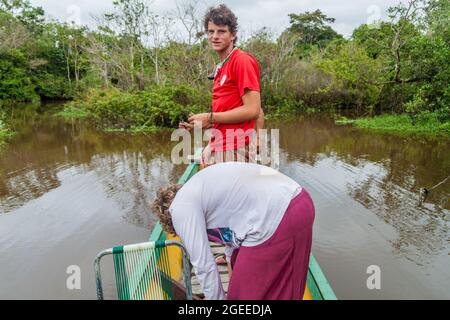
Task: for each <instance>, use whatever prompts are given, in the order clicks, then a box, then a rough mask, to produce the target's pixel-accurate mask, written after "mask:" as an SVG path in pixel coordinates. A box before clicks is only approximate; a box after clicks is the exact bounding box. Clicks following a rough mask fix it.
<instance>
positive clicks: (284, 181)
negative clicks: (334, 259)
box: [153, 162, 314, 300]
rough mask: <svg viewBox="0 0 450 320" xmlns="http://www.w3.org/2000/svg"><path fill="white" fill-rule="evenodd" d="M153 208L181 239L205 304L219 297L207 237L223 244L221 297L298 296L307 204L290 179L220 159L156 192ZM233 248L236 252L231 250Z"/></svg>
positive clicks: (308, 225)
mask: <svg viewBox="0 0 450 320" xmlns="http://www.w3.org/2000/svg"><path fill="white" fill-rule="evenodd" d="M153 210H154V211H155V213H156V214H157V215H158V217H159V219H160V220H161V224H162V227H163V229H164V230H165V231H166V232H168V233H172V234H177V235H178V236H180V238H181V240H182V241H183V243H184V245H185V247H186V249H187V251H188V253H189V256H190V259H191V263H192V265H193V267H194V271H195V273H196V275H197V278H198V280H199V282H200V284H201V287H202V289H203V293H204V294H205V298H206V299H224V298H225V294H224V290H223V287H222V284H221V281H220V276H219V271H218V269H217V265H216V263H215V261H214V257H213V254H212V252H211V248H210V246H209V239H211V238H216V239H220V240H221V241H222V242H223V243H225V245H226V250H225V252H226V254H227V259H230V260H231V265H232V267H233V273H232V276H231V279H230V284H229V287H228V299H233V300H238V299H239V300H240V299H255V300H272V299H283V300H287V299H295V300H297V299H301V298H302V297H303V292H304V289H305V282H306V276H307V271H308V264H309V255H310V251H311V241H312V226H313V221H314V205H313V202H312V200H311V197H310V196H309V194H308V192H307V191H306V190H305V189H303V188H302V187H300V185H299V184H298V183H297V182H295V181H294V180H292V179H291V178H289V177H287V176H285V175H283V174H281V173H280V172H278V171H276V170H274V169H272V168H269V167H265V166H261V165H257V164H251V163H244V162H225V163H220V164H216V165H214V166H210V167H207V168H206V169H204V170H202V171H200V172H198V173H197V174H196V175H194V176H193V177H192V178H191V179H190V180H189V181H188V182H186V184H184V185H183V186H180V185H171V186H169V187H167V188H161V189H160V190H159V191H158V194H157V199H156V200H155V201H154V203H153ZM235 249H239V250H235Z"/></svg>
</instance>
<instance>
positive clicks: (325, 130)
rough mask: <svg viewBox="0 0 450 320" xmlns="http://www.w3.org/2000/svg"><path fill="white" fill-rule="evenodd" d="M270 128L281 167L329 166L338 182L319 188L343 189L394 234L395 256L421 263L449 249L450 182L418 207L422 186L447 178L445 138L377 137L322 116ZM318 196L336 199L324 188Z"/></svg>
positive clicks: (448, 159) (449, 172) (447, 143)
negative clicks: (276, 130)
mask: <svg viewBox="0 0 450 320" xmlns="http://www.w3.org/2000/svg"><path fill="white" fill-rule="evenodd" d="M270 127H274V128H276V127H279V128H280V139H281V141H280V146H281V147H282V149H283V151H284V154H285V157H286V159H285V160H284V161H283V162H284V163H285V164H288V163H292V162H299V163H304V164H308V165H310V166H312V167H316V168H319V167H323V166H327V167H332V170H333V171H334V174H337V177H338V178H337V180H340V181H330V179H332V178H331V177H329V178H328V179H327V178H324V180H323V181H321V182H320V183H321V184H323V185H336V186H337V185H340V184H341V183H342V184H343V185H342V186H340V187H338V188H337V189H340V188H341V189H343V188H345V189H344V190H345V192H346V194H347V195H349V196H350V197H351V198H353V199H354V200H356V201H357V202H358V203H360V204H361V205H363V206H364V207H365V208H366V209H368V210H369V211H370V212H371V213H373V214H375V215H376V216H377V217H378V218H379V219H380V220H381V221H383V222H384V223H386V224H388V225H390V226H392V227H393V228H394V229H395V230H396V235H397V236H396V238H395V239H393V240H391V245H392V248H393V250H394V253H395V254H396V255H399V256H404V257H406V258H408V259H412V260H414V261H416V262H418V263H421V262H420V261H423V260H424V254H426V255H431V254H434V253H439V252H442V250H445V249H448V246H449V242H450V240H449V239H450V238H449V220H450V212H449V209H450V202H449V190H450V189H449V184H448V183H447V184H446V185H445V184H443V185H441V186H440V187H439V188H436V189H434V190H432V192H431V193H430V194H429V196H428V198H427V202H426V203H424V204H422V205H419V199H420V195H419V189H420V188H422V187H427V188H430V187H431V186H433V185H436V184H437V183H439V182H440V181H442V180H443V179H445V178H446V177H447V176H448V175H450V157H449V154H448V150H450V140H449V139H448V137H436V138H424V137H417V136H413V137H411V136H410V137H402V136H396V135H393V134H380V133H376V134H375V133H373V132H370V131H366V130H359V129H354V128H351V127H345V126H335V125H334V122H333V120H332V118H331V117H329V116H326V115H322V116H313V117H304V118H302V119H300V120H295V121H289V122H284V123H277V122H274V123H271V124H270ZM338 172H340V174H339V173H338ZM303 178H304V179H305V180H308V179H309V178H308V177H303ZM344 186H345V187H344ZM321 192H324V193H325V194H326V196H328V197H333V196H336V195H335V194H333V192H332V191H330V190H326V189H323V186H322V189H321ZM337 197H340V196H339V195H338V196H337ZM445 254H446V253H445Z"/></svg>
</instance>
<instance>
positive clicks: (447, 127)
mask: <svg viewBox="0 0 450 320" xmlns="http://www.w3.org/2000/svg"><path fill="white" fill-rule="evenodd" d="M446 118H447V119H446ZM336 124H338V125H352V126H355V127H357V128H362V129H370V130H375V131H380V132H394V133H402V134H425V135H437V134H443V135H449V134H450V119H449V118H448V115H447V116H445V115H441V114H438V113H432V112H424V113H422V114H419V115H416V116H410V115H408V114H385V115H379V116H375V117H362V118H357V119H349V118H346V117H340V118H339V119H337V120H336Z"/></svg>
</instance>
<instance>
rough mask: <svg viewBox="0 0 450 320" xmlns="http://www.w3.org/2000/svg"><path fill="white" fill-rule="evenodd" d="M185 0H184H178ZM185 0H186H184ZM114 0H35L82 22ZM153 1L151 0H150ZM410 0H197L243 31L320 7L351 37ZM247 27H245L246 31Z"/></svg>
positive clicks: (163, 8)
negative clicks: (226, 12)
mask: <svg viewBox="0 0 450 320" xmlns="http://www.w3.org/2000/svg"><path fill="white" fill-rule="evenodd" d="M177 1H178V2H183V0H177ZM184 1H185V0H184ZM112 2H113V0H31V3H32V4H33V5H36V6H41V7H43V8H44V10H45V12H46V13H47V16H48V17H50V18H54V19H58V20H60V21H76V22H77V23H79V24H82V25H88V26H90V27H93V26H94V25H95V23H94V20H93V19H92V18H91V16H92V15H101V14H102V13H105V12H108V11H109V12H110V11H111V10H112V8H113V5H112ZM149 2H150V1H149ZM151 2H152V7H153V10H154V12H156V13H160V14H164V13H165V12H167V11H170V10H174V9H175V8H176V0H154V1H151ZM399 2H402V3H406V2H407V0H279V1H275V0H259V1H258V0H222V1H213V0H203V1H197V3H198V8H199V12H200V13H201V14H203V13H204V11H205V10H206V8H207V7H208V6H211V5H216V4H219V3H225V4H226V5H227V6H228V7H229V8H230V9H231V10H233V12H234V13H235V14H236V16H237V17H238V22H239V26H240V29H239V30H240V32H241V35H245V34H246V33H251V32H252V31H256V30H258V29H260V28H262V27H264V26H266V27H269V28H270V29H271V30H273V31H274V32H275V33H279V32H281V31H282V30H284V29H285V28H286V27H287V26H288V25H289V17H288V14H289V13H301V12H305V11H314V10H316V9H320V10H321V11H322V12H323V13H325V14H326V15H327V16H329V17H333V18H335V19H336V21H335V23H334V24H332V27H333V28H334V29H335V30H336V31H337V32H339V33H341V34H343V35H344V36H346V37H348V36H350V35H351V33H352V30H353V29H354V28H356V27H357V26H359V25H360V24H363V23H370V22H373V21H374V20H379V19H385V18H386V16H387V15H386V12H387V8H389V7H390V6H393V5H396V4H398V3H399ZM244 30H245V31H244Z"/></svg>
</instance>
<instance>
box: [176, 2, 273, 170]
mask: <svg viewBox="0 0 450 320" xmlns="http://www.w3.org/2000/svg"><path fill="white" fill-rule="evenodd" d="M204 27H205V31H206V33H207V35H208V41H209V43H210V44H211V46H212V48H213V50H214V51H216V53H217V54H218V56H219V58H220V61H221V62H220V63H219V64H218V65H217V66H216V68H215V70H214V74H213V75H212V76H211V78H210V79H212V80H213V81H214V85H213V97H212V110H211V112H209V113H200V114H196V115H192V116H191V117H190V118H189V123H181V124H180V127H182V128H188V129H191V128H192V127H193V125H194V122H200V123H201V125H202V128H208V127H211V126H212V128H213V129H216V130H215V131H213V135H212V137H211V140H210V142H209V144H208V146H207V147H206V148H205V150H204V152H203V157H202V167H204V166H207V165H210V164H213V163H217V162H222V161H234V160H238V159H239V158H237V154H238V153H239V151H241V155H243V156H245V160H246V161H249V160H250V159H249V158H250V157H254V156H256V155H255V154H252V153H251V152H249V151H250V150H249V149H250V148H249V143H250V142H251V140H252V138H253V136H254V132H255V131H254V129H256V132H257V130H258V129H262V127H263V126H264V113H263V112H262V109H261V96H260V90H261V86H260V71H259V66H258V62H257V61H256V59H255V58H254V57H253V56H252V55H250V54H248V53H246V52H244V51H242V50H240V49H238V48H237V47H235V43H236V40H237V35H236V34H237V18H236V16H235V15H234V14H233V12H231V10H230V9H228V8H227V7H226V6H225V5H219V6H217V7H215V8H210V9H209V10H208V12H207V13H206V15H205V17H204ZM255 121H256V127H255ZM236 158H237V159H236ZM241 159H242V158H241Z"/></svg>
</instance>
